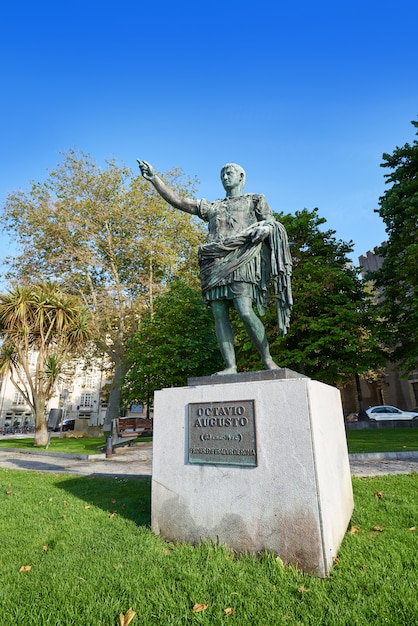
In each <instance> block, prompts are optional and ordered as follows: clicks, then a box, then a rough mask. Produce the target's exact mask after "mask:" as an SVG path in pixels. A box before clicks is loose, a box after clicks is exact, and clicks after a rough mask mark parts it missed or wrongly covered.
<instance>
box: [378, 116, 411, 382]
mask: <svg viewBox="0 0 418 626" xmlns="http://www.w3.org/2000/svg"><path fill="white" fill-rule="evenodd" d="M412 124H413V126H414V127H415V128H417V129H418V122H412ZM416 134H418V131H417V133H416ZM383 160H384V162H383V163H382V164H381V167H386V168H389V169H391V170H392V171H391V172H390V173H389V174H386V175H385V178H386V179H387V181H386V182H387V183H390V184H391V187H390V188H389V189H388V190H387V191H386V192H385V193H384V194H383V195H382V196H381V197H380V198H379V208H378V209H376V212H377V213H379V215H380V217H381V218H382V219H383V221H384V223H385V227H386V232H387V235H388V239H387V241H386V242H385V243H384V245H382V246H381V247H379V248H377V249H376V253H377V254H378V255H379V256H381V257H382V258H383V263H382V266H381V267H380V269H378V270H377V271H375V272H373V273H372V274H370V275H369V277H370V278H371V280H372V281H373V283H374V285H375V287H376V288H377V290H378V291H379V295H380V298H379V308H380V312H381V315H382V317H383V318H384V320H385V325H383V326H382V331H383V332H382V341H383V342H384V343H385V345H386V346H387V347H388V348H389V349H390V352H391V355H390V357H391V361H393V362H394V363H397V364H398V365H399V367H400V369H401V370H403V371H405V372H410V371H412V370H414V369H415V368H416V367H417V358H418V271H417V258H418V141H417V140H414V142H413V144H412V145H410V144H409V143H406V144H405V145H404V146H403V147H401V148H399V147H396V148H395V150H394V151H393V153H392V154H387V153H385V154H383Z"/></svg>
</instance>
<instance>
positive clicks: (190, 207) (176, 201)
mask: <svg viewBox="0 0 418 626" xmlns="http://www.w3.org/2000/svg"><path fill="white" fill-rule="evenodd" d="M137 161H138V165H139V169H140V170H141V174H142V176H143V177H144V178H145V179H146V180H149V182H150V183H151V184H152V185H154V187H155V189H156V190H157V191H158V193H159V194H160V196H161V197H162V198H163V199H164V200H165V201H166V202H168V204H171V206H173V207H174V208H175V209H180V211H185V212H186V213H191V214H192V215H196V214H197V202H196V200H194V199H193V198H183V197H182V196H179V195H178V194H177V193H176V192H175V191H173V190H172V189H170V188H169V187H167V185H166V184H165V183H163V181H162V180H161V178H160V177H159V176H157V174H156V173H155V171H154V168H153V167H152V165H150V164H149V163H148V162H147V161H142V160H141V159H137Z"/></svg>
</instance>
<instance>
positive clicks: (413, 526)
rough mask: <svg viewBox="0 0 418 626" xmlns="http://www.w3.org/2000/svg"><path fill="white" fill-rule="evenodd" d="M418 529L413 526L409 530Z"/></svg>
mask: <svg viewBox="0 0 418 626" xmlns="http://www.w3.org/2000/svg"><path fill="white" fill-rule="evenodd" d="M416 529H417V527H416V526H411V528H409V529H408V530H416Z"/></svg>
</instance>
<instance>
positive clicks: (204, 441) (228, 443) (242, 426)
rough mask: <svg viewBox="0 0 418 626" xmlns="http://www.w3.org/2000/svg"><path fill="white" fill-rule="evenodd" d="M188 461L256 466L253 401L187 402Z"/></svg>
mask: <svg viewBox="0 0 418 626" xmlns="http://www.w3.org/2000/svg"><path fill="white" fill-rule="evenodd" d="M188 409H189V411H188V462H189V463H199V464H202V463H205V464H211V465H220V464H221V465H242V466H245V467H256V466H257V447H256V436H255V411H254V400H238V401H235V400H234V401H232V402H196V403H190V404H189V405H188Z"/></svg>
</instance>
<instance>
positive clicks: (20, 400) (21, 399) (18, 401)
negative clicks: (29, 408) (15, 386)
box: [13, 391, 26, 406]
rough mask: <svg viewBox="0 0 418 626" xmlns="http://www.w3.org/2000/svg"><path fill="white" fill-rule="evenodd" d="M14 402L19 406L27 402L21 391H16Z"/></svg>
mask: <svg viewBox="0 0 418 626" xmlns="http://www.w3.org/2000/svg"><path fill="white" fill-rule="evenodd" d="M13 404H17V405H19V406H23V405H25V404H26V400H25V398H24V397H23V396H22V394H21V393H20V391H15V395H14V398H13Z"/></svg>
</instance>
